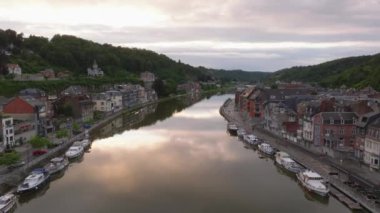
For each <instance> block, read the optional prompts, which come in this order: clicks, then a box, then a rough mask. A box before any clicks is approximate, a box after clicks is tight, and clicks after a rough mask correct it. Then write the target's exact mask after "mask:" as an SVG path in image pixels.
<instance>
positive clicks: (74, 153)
mask: <svg viewBox="0 0 380 213" xmlns="http://www.w3.org/2000/svg"><path fill="white" fill-rule="evenodd" d="M83 153H84V149H83V146H81V145H80V146H77V145H72V146H71V147H70V148H69V149H68V150H67V152H66V153H65V156H66V157H67V158H69V159H73V158H77V157H79V156H81V155H82V154H83Z"/></svg>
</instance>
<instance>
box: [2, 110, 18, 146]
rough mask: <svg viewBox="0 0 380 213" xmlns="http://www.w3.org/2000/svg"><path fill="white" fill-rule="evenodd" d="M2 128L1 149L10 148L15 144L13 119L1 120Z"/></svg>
mask: <svg viewBox="0 0 380 213" xmlns="http://www.w3.org/2000/svg"><path fill="white" fill-rule="evenodd" d="M1 124H2V127H3V147H12V146H14V144H15V133H14V126H13V118H12V117H6V118H3V119H2V120H1Z"/></svg>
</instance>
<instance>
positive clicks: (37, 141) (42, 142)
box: [29, 136, 51, 149]
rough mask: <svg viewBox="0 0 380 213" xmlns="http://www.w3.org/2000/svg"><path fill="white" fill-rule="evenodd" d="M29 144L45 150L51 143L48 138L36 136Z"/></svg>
mask: <svg viewBox="0 0 380 213" xmlns="http://www.w3.org/2000/svg"><path fill="white" fill-rule="evenodd" d="M29 143H30V144H31V145H32V147H33V148H37V149H38V148H45V147H48V146H49V145H50V144H51V142H50V141H49V140H48V139H47V138H44V137H40V136H35V137H33V138H32V139H31V140H30V141H29Z"/></svg>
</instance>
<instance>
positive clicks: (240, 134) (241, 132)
mask: <svg viewBox="0 0 380 213" xmlns="http://www.w3.org/2000/svg"><path fill="white" fill-rule="evenodd" d="M245 134H247V133H246V132H245V130H244V129H238V131H237V136H238V137H239V138H240V139H243V136H244V135H245Z"/></svg>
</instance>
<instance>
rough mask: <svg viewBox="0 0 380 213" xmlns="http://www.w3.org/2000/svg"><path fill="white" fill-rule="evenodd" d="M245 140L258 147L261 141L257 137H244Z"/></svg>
mask: <svg viewBox="0 0 380 213" xmlns="http://www.w3.org/2000/svg"><path fill="white" fill-rule="evenodd" d="M243 140H244V141H245V142H247V143H249V144H251V145H256V144H258V142H259V140H258V138H257V137H256V136H255V135H252V134H250V135H244V136H243Z"/></svg>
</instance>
